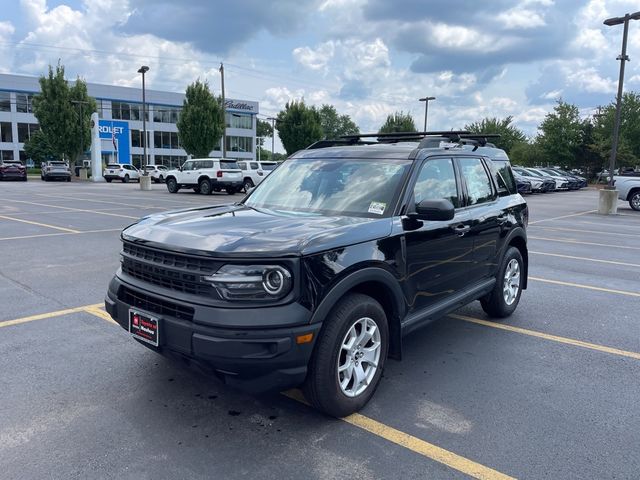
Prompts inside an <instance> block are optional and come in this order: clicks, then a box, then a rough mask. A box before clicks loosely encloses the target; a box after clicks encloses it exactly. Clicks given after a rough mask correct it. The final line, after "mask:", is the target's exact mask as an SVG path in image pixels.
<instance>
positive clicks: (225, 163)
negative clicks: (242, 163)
mask: <svg viewBox="0 0 640 480" xmlns="http://www.w3.org/2000/svg"><path fill="white" fill-rule="evenodd" d="M220 168H223V169H224V168H226V169H229V168H234V169H237V168H238V162H236V161H235V160H220Z"/></svg>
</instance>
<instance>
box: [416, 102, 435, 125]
mask: <svg viewBox="0 0 640 480" xmlns="http://www.w3.org/2000/svg"><path fill="white" fill-rule="evenodd" d="M435 99H436V97H423V98H419V99H418V100H419V101H421V102H424V130H423V131H424V132H426V131H427V115H428V114H429V101H430V100H435Z"/></svg>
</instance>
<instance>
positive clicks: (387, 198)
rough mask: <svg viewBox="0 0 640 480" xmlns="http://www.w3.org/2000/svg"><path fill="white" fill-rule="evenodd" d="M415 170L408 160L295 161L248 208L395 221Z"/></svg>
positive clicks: (254, 196) (278, 172)
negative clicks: (402, 192) (407, 177)
mask: <svg viewBox="0 0 640 480" xmlns="http://www.w3.org/2000/svg"><path fill="white" fill-rule="evenodd" d="M410 165H411V162H410V161H408V160H382V159H380V160H379V159H376V160H366V159H355V158H354V159H351V158H350V159H331V158H301V159H292V160H288V161H286V162H284V163H283V164H282V165H280V166H279V167H278V168H277V169H275V170H274V171H273V173H271V174H270V175H269V176H268V177H267V178H266V179H265V180H264V181H263V182H262V183H261V184H260V185H259V186H258V188H257V189H256V190H255V191H254V192H253V193H252V195H251V196H250V197H249V198H248V199H247V200H246V202H245V205H247V206H248V207H251V208H257V209H260V208H264V209H269V210H274V211H278V212H283V213H290V214H295V213H301V214H323V215H340V216H356V217H372V218H379V217H383V216H389V215H391V213H392V210H393V205H394V202H395V199H396V198H397V195H398V191H399V189H400V185H401V184H402V179H403V178H404V177H405V175H406V173H407V172H408V170H409V166H410Z"/></svg>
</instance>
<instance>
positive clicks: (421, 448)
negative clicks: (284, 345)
mask: <svg viewBox="0 0 640 480" xmlns="http://www.w3.org/2000/svg"><path fill="white" fill-rule="evenodd" d="M282 394H283V395H284V396H286V397H289V398H291V399H292V400H295V401H297V402H300V403H304V404H305V405H309V403H308V402H307V401H306V400H305V399H304V397H303V396H302V394H301V393H300V391H298V390H288V391H286V392H282ZM340 420H342V421H343V422H346V423H348V424H350V425H353V426H355V427H358V428H361V429H362V430H365V431H367V432H369V433H372V434H374V435H376V436H377V437H380V438H383V439H385V440H387V441H389V442H391V443H395V444H396V445H399V446H401V447H403V448H406V449H407V450H411V451H412V452H414V453H417V454H419V455H422V456H423V457H426V458H429V459H431V460H434V461H436V462H438V463H441V464H443V465H446V466H447V467H449V468H452V469H454V470H457V471H459V472H462V473H464V474H466V475H469V476H470V477H472V478H478V479H484V480H513V477H510V476H508V475H505V474H504V473H500V472H498V471H497V470H493V469H492V468H489V467H485V466H484V465H481V464H479V463H477V462H474V461H473V460H469V459H468V458H465V457H462V456H460V455H458V454H455V453H453V452H450V451H449V450H445V449H444V448H442V447H439V446H437V445H434V444H433V443H429V442H426V441H424V440H422V439H420V438H417V437H414V436H413V435H409V434H408V433H405V432H403V431H401V430H397V429H395V428H393V427H390V426H389V425H385V424H384V423H381V422H379V421H377V420H374V419H372V418H369V417H367V416H365V415H362V414H360V413H353V414H351V415H349V416H348V417H343V418H341V419H340Z"/></svg>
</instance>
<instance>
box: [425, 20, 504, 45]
mask: <svg viewBox="0 0 640 480" xmlns="http://www.w3.org/2000/svg"><path fill="white" fill-rule="evenodd" d="M424 35H425V37H426V40H427V43H431V44H433V45H434V46H435V47H440V48H453V49H464V50H484V51H497V50H499V49H501V48H503V47H504V45H505V44H506V43H508V42H509V39H507V38H505V37H502V38H498V37H495V36H493V35H490V34H487V33H481V32H479V31H478V30H474V29H472V28H468V27H462V26H459V25H448V24H446V23H438V24H435V25H432V27H431V29H429V28H426V29H425V30H424Z"/></svg>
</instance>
